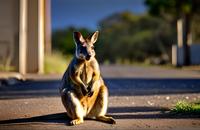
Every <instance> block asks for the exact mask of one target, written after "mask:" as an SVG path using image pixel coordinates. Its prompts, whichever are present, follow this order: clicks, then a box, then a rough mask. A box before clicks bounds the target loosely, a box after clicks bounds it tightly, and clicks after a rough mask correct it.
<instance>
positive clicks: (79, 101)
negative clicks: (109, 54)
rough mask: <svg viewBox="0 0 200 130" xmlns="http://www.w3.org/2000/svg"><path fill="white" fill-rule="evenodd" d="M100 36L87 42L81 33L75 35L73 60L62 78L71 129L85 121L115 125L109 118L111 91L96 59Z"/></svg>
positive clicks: (62, 95) (87, 39) (88, 39)
mask: <svg viewBox="0 0 200 130" xmlns="http://www.w3.org/2000/svg"><path fill="white" fill-rule="evenodd" d="M98 35H99V32H98V31H96V32H95V33H94V34H92V35H91V36H89V37H87V38H86V39H85V38H83V36H82V34H81V33H80V32H74V33H73V38H74V42H75V44H76V51H75V55H74V58H73V59H72V61H71V63H70V64H69V66H68V68H67V70H66V72H65V73H64V75H63V78H62V84H61V87H60V94H61V99H62V103H63V105H64V107H65V109H66V111H67V115H68V116H69V117H70V118H71V119H72V121H71V122H70V124H71V125H77V124H81V123H83V122H84V118H91V119H96V120H99V121H103V122H107V123H110V124H115V123H116V122H115V120H114V119H113V118H112V117H109V116H106V112H107V107H108V89H107V87H106V85H105V84H104V81H103V79H102V77H101V74H100V69H99V64H98V62H97V60H96V58H95V50H94V43H95V42H96V41H97V38H98Z"/></svg>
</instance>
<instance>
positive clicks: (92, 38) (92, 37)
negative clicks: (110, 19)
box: [90, 31, 99, 44]
mask: <svg viewBox="0 0 200 130" xmlns="http://www.w3.org/2000/svg"><path fill="white" fill-rule="evenodd" d="M98 36H99V31H96V32H95V33H94V34H92V35H91V37H90V41H91V43H92V44H94V43H95V42H96V41H97V39H98Z"/></svg>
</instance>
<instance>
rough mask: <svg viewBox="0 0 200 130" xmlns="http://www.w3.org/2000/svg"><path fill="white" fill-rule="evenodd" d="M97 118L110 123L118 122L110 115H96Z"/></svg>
mask: <svg viewBox="0 0 200 130" xmlns="http://www.w3.org/2000/svg"><path fill="white" fill-rule="evenodd" d="M96 119H97V120H98V121H102V122H105V123H109V124H116V121H115V120H114V119H113V118H112V117H108V116H98V117H96Z"/></svg>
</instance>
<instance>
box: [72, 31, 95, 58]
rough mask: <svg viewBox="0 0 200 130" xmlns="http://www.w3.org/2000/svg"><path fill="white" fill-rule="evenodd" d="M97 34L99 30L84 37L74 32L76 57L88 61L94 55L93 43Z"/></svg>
mask: <svg viewBox="0 0 200 130" xmlns="http://www.w3.org/2000/svg"><path fill="white" fill-rule="evenodd" d="M98 34H99V32H98V31H96V32H95V33H93V34H92V35H90V36H89V37H87V38H86V39H85V38H83V36H82V34H81V33H80V32H74V42H75V44H76V53H75V54H76V58H78V59H81V60H87V61H89V60H90V59H91V58H93V57H94V56H95V51H94V43H95V42H96V41H97V38H98Z"/></svg>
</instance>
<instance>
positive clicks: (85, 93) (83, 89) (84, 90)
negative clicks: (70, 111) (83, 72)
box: [81, 86, 88, 96]
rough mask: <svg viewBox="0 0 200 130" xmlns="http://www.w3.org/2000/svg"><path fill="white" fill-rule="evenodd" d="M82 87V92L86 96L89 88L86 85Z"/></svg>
mask: <svg viewBox="0 0 200 130" xmlns="http://www.w3.org/2000/svg"><path fill="white" fill-rule="evenodd" d="M81 88H82V93H83V95H84V96H85V95H87V94H88V90H87V89H86V87H84V86H83V87H81Z"/></svg>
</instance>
